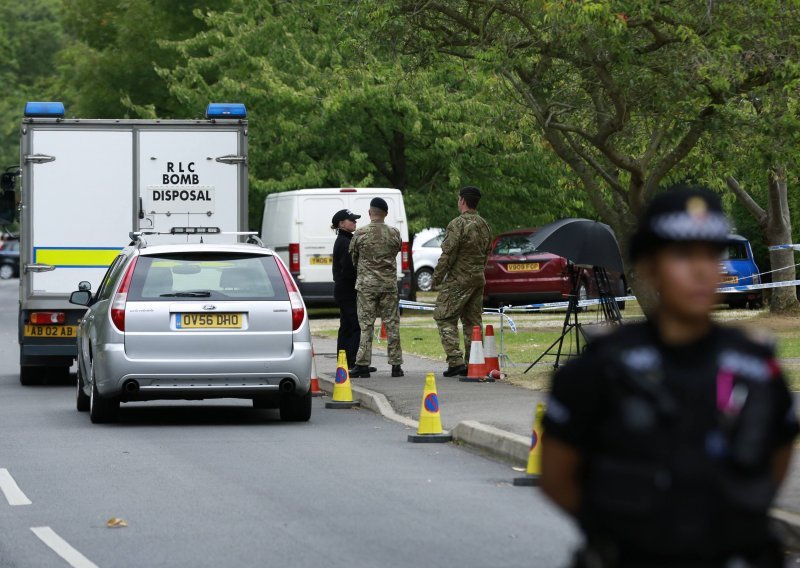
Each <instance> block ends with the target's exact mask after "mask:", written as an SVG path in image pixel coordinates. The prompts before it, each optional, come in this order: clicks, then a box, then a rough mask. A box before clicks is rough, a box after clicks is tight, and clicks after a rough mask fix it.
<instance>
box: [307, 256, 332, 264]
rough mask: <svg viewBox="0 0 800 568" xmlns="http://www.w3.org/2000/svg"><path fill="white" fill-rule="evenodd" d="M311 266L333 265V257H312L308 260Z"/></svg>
mask: <svg viewBox="0 0 800 568" xmlns="http://www.w3.org/2000/svg"><path fill="white" fill-rule="evenodd" d="M308 263H309V264H315V265H320V264H333V257H332V256H312V257H310V258H309V259H308Z"/></svg>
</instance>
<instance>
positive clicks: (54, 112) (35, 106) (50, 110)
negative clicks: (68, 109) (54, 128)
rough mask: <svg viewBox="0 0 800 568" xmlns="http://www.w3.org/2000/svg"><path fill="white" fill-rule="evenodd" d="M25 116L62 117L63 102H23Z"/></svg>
mask: <svg viewBox="0 0 800 568" xmlns="http://www.w3.org/2000/svg"><path fill="white" fill-rule="evenodd" d="M25 117H26V118H64V103H57V102H27V103H25Z"/></svg>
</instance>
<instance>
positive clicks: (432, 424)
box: [408, 373, 453, 443]
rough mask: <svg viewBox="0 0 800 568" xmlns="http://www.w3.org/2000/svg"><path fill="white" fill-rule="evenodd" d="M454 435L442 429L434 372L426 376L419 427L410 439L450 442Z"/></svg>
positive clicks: (414, 440) (419, 441)
mask: <svg viewBox="0 0 800 568" xmlns="http://www.w3.org/2000/svg"><path fill="white" fill-rule="evenodd" d="M452 439H453V436H451V435H450V434H445V433H444V431H443V430H442V417H441V416H440V415H439V395H438V393H437V392H436V378H435V377H434V374H433V373H428V374H427V376H426V377H425V389H424V390H423V391H422V408H420V411H419V428H417V433H416V434H409V435H408V441H409V442H416V443H426V442H428V443H430V442H450V441H452Z"/></svg>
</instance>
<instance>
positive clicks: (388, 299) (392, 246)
mask: <svg viewBox="0 0 800 568" xmlns="http://www.w3.org/2000/svg"><path fill="white" fill-rule="evenodd" d="M388 212H389V205H388V204H387V203H386V200H384V199H382V198H380V197H376V198H374V199H373V200H372V201H370V204H369V218H370V223H369V225H367V226H366V227H362V228H361V229H359V230H357V231H356V232H355V233H354V234H353V240H352V241H350V255H351V256H352V257H353V264H354V265H355V267H356V272H357V274H358V276H357V277H356V291H357V304H358V323H359V326H360V327H361V341H360V343H359V345H358V354H357V355H356V366H355V368H354V369H353V372H352V373H351V375H350V376H351V377H356V378H358V377H364V378H366V377H369V372H370V368H369V365H370V362H371V361H372V335H373V330H374V327H375V318H376V317H377V316H380V318H381V321H382V322H383V323H384V325H385V326H386V338H387V343H388V350H389V364H390V365H391V366H392V376H393V377H402V376H403V368H402V367H401V366H400V365H402V364H403V351H402V349H401V348H400V309H399V306H398V297H397V253H399V252H400V248H401V247H402V238H401V237H400V231H398V230H397V229H395V228H394V227H390V226H388V225H387V224H386V223H385V219H386V214H387V213H388Z"/></svg>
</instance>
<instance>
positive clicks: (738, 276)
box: [720, 235, 764, 310]
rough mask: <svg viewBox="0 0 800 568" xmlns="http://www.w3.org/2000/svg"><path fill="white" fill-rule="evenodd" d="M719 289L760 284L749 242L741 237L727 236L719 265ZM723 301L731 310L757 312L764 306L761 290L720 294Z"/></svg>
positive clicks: (758, 271) (758, 272)
mask: <svg viewBox="0 0 800 568" xmlns="http://www.w3.org/2000/svg"><path fill="white" fill-rule="evenodd" d="M720 271H721V276H722V279H721V282H720V288H726V287H729V286H746V285H748V284H761V276H759V274H760V272H761V271H760V270H759V269H758V266H756V261H755V259H753V248H752V247H751V246H750V241H748V240H747V239H746V238H744V237H743V236H741V235H728V246H727V248H726V249H725V252H724V253H723V256H722V262H721V264H720ZM722 298H723V300H725V302H726V303H727V304H728V305H729V306H730V307H732V308H744V307H747V308H750V309H751V310H757V309H759V308H761V307H762V306H763V305H764V300H763V294H762V290H748V291H745V292H729V293H726V294H722Z"/></svg>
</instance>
